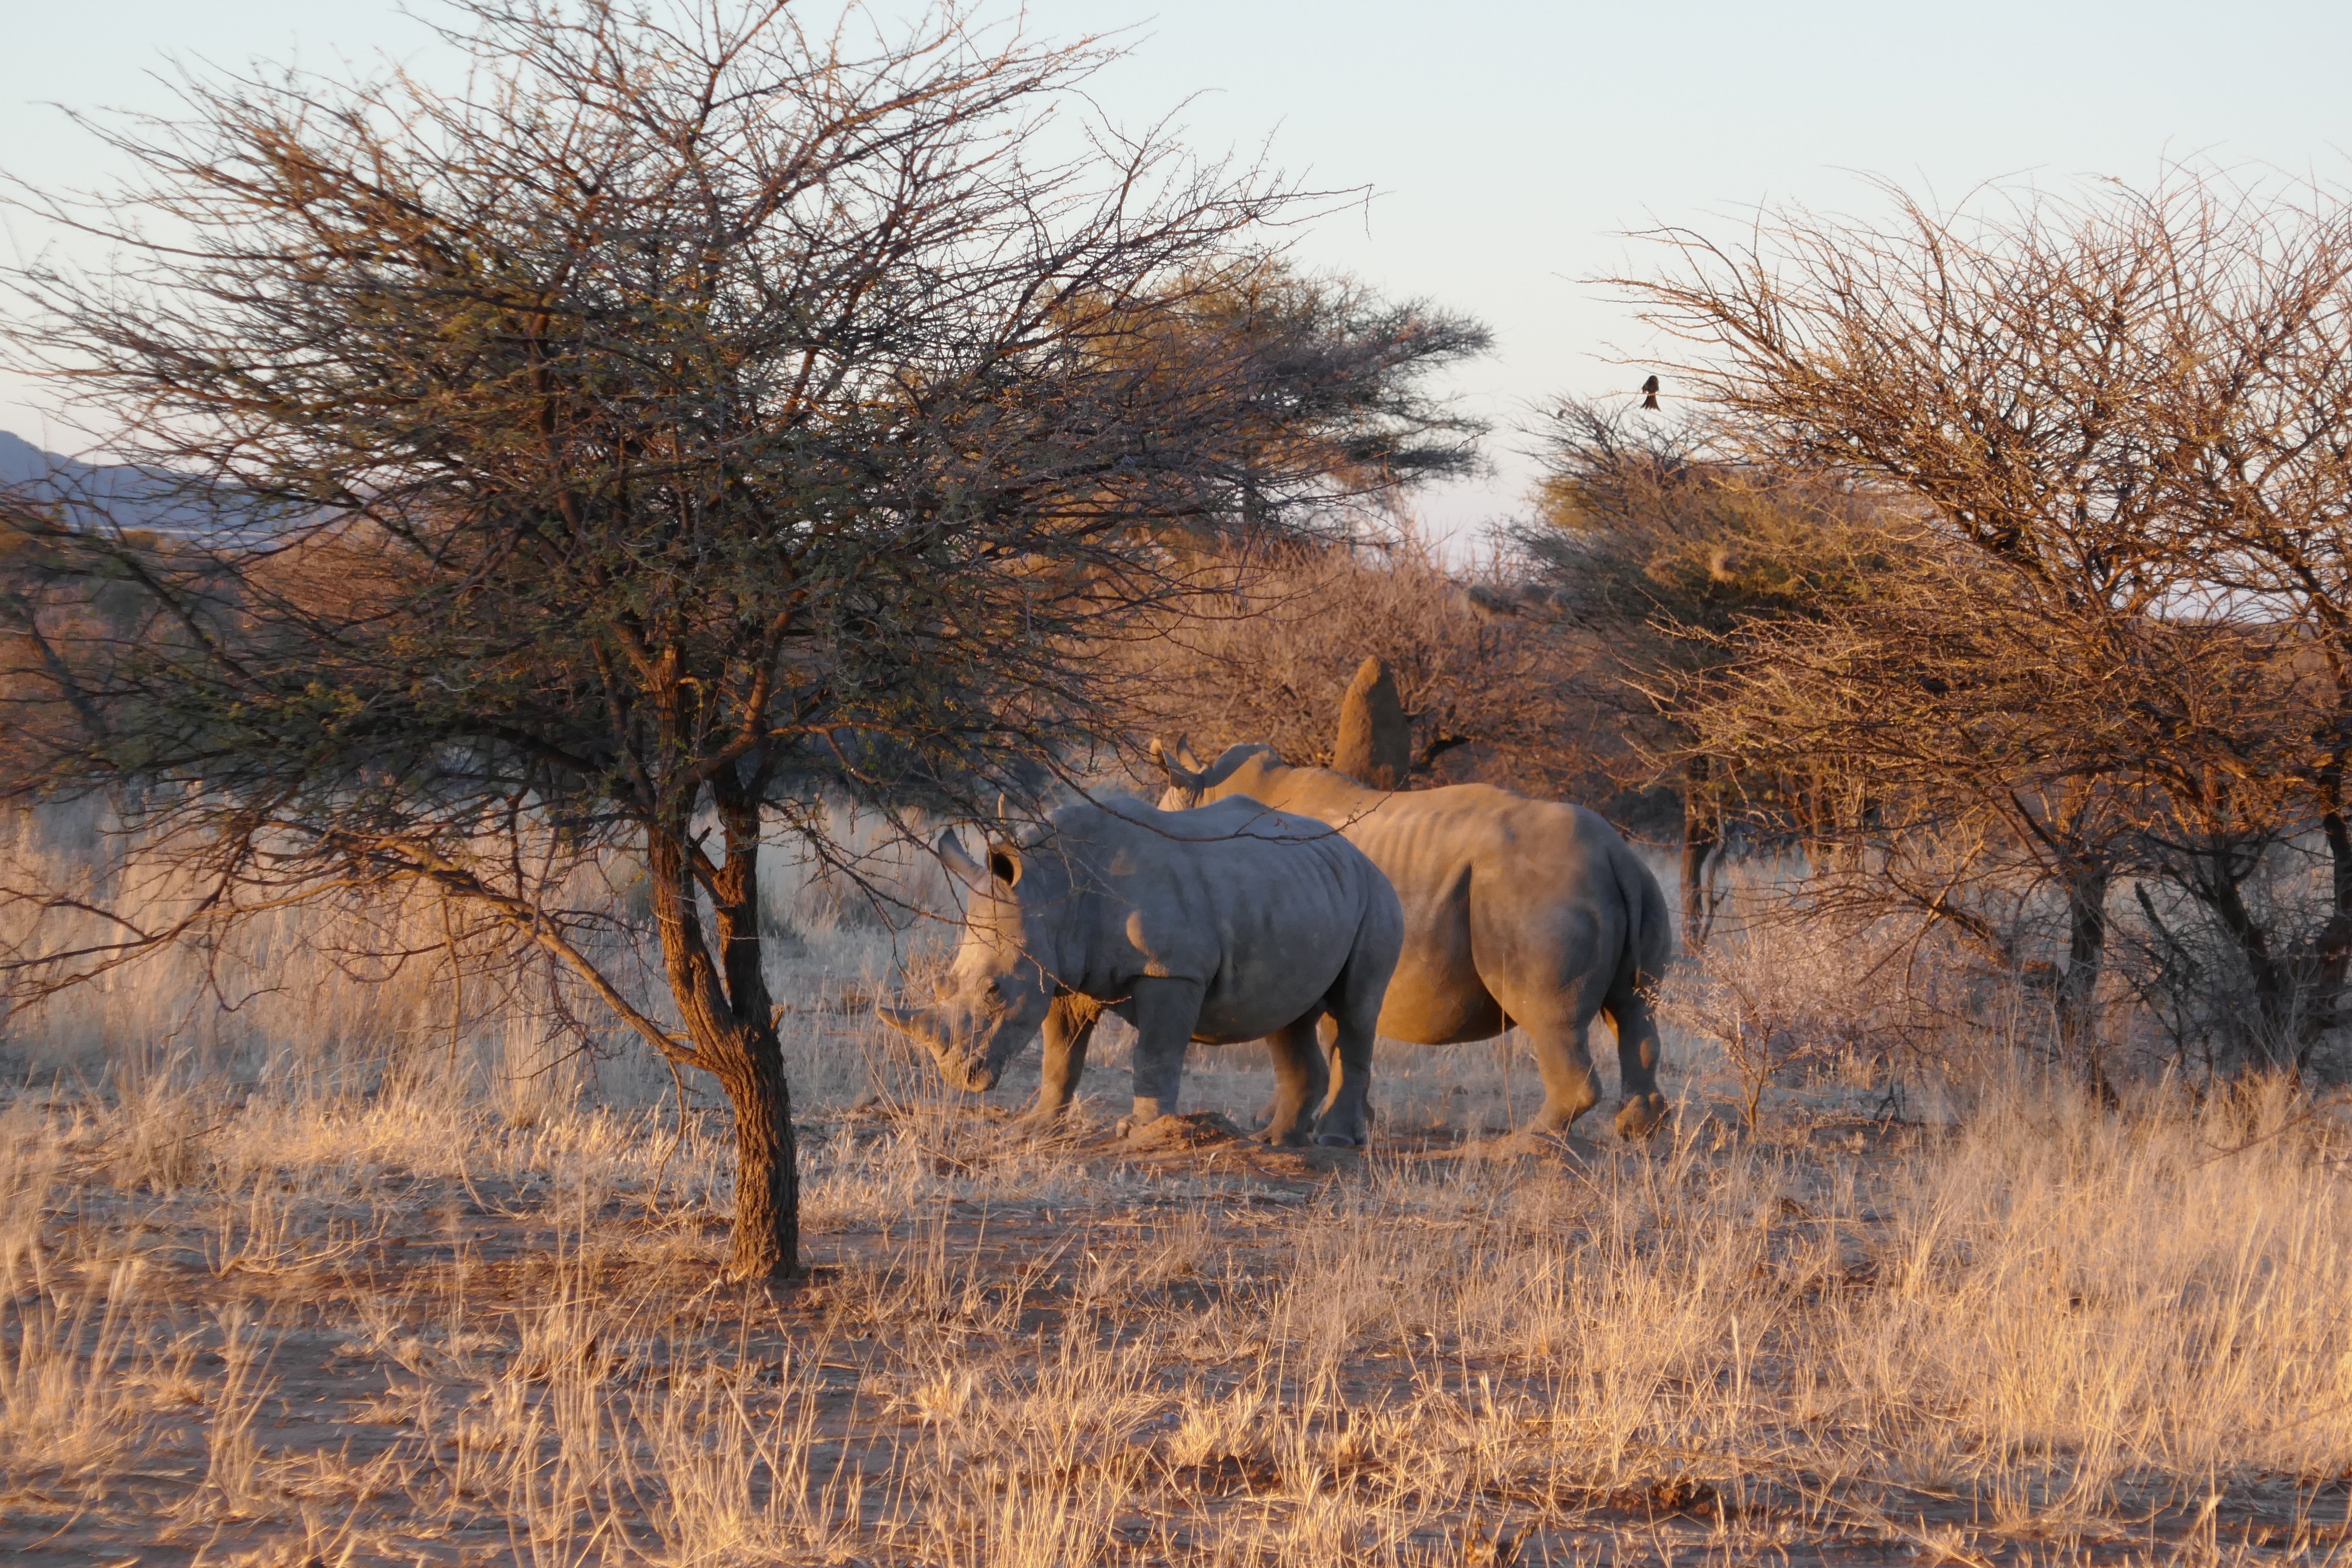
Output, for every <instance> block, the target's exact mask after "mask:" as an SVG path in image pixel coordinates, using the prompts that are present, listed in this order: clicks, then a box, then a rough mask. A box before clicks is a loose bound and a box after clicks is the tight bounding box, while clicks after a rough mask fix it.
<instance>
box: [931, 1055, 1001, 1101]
mask: <svg viewBox="0 0 2352 1568" xmlns="http://www.w3.org/2000/svg"><path fill="white" fill-rule="evenodd" d="M1003 1076H1004V1073H1003V1069H1002V1068H995V1067H992V1066H990V1065H989V1064H988V1063H986V1062H984V1061H982V1062H975V1061H969V1060H967V1061H962V1062H953V1063H951V1062H950V1061H949V1060H948V1059H947V1058H946V1057H945V1056H944V1055H942V1056H941V1057H940V1077H941V1078H943V1079H947V1080H948V1081H949V1082H950V1083H952V1084H958V1085H961V1087H962V1088H964V1089H970V1090H971V1092H972V1093H974V1094H986V1093H987V1092H988V1091H989V1090H990V1089H994V1088H995V1087H996V1080H997V1079H1000V1078H1003Z"/></svg>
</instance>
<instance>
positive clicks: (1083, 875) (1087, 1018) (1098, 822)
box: [879, 800, 1404, 1143]
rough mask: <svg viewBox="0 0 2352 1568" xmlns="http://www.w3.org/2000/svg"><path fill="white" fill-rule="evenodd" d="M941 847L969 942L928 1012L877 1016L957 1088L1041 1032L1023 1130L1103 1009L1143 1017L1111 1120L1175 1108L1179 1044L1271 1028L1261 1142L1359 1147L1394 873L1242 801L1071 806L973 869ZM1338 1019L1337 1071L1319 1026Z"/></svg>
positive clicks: (951, 842)
mask: <svg viewBox="0 0 2352 1568" xmlns="http://www.w3.org/2000/svg"><path fill="white" fill-rule="evenodd" d="M939 853H940V859H941V860H942V861H943V862H944V863H945V864H946V865H947V867H948V868H949V869H950V870H951V871H952V872H954V873H955V875H956V876H957V878H958V879H961V881H962V882H963V883H964V885H965V886H966V887H967V888H969V889H971V907H970V909H968V910H966V911H965V915H964V934H963V942H962V945H961V947H960V948H959V949H958V950H957V952H956V957H955V963H954V967H953V968H952V969H951V970H950V975H949V979H948V982H947V984H945V985H944V986H943V987H942V991H941V995H940V1000H939V1001H938V1002H937V1003H936V1004H934V1005H930V1006H904V1005H899V1006H884V1007H882V1008H881V1009H880V1010H879V1011H880V1013H881V1016H882V1017H883V1018H884V1019H885V1020H886V1021H887V1022H888V1023H889V1024H891V1025H893V1026H896V1027H897V1028H898V1029H900V1030H903V1031H904V1032H905V1033H907V1034H908V1035H910V1036H912V1037H915V1038H916V1039H918V1040H920V1041H921V1042H922V1043H923V1044H924V1045H926V1046H928V1047H929V1048H930V1051H931V1054H932V1056H933V1057H934V1058H937V1060H938V1062H939V1064H940V1074H941V1075H942V1076H943V1077H945V1078H946V1079H948V1080H949V1081H950V1083H954V1084H957V1085H959V1086H961V1087H962V1088H965V1089H975V1090H984V1089H992V1088H994V1087H995V1086H996V1081H997V1079H999V1078H1000V1077H1002V1076H1003V1071H1004V1067H1005V1064H1006V1063H1008V1062H1009V1061H1011V1060H1012V1059H1013V1055H1014V1054H1015V1053H1016V1052H1018V1051H1019V1050H1020V1049H1021V1047H1024V1046H1025V1045H1027V1044H1028V1042H1029V1037H1030V1036H1031V1035H1033V1034H1034V1033H1035V1032H1036V1031H1037V1030H1038V1029H1039V1027H1040V1026H1043V1028H1044V1029H1045V1076H1044V1081H1043V1083H1042V1084H1041V1085H1040V1087H1039V1089H1038V1093H1037V1103H1036V1105H1035V1107H1034V1109H1033V1110H1031V1112H1030V1113H1029V1120H1030V1121H1031V1122H1032V1124H1033V1125H1041V1124H1045V1123H1049V1122H1051V1121H1052V1120H1053V1119H1054V1118H1055V1117H1056V1116H1058V1115H1060V1113H1061V1112H1062V1111H1063V1110H1064V1109H1065V1108H1066V1107H1067V1106H1068V1104H1069V1102H1070V1098H1071V1095H1072V1093H1073V1092H1074V1091H1075V1090H1076V1088H1077V1083H1078V1078H1079V1075H1080V1074H1081V1073H1083V1072H1084V1071H1085V1070H1086V1052H1087V1039H1088V1037H1090V1036H1091V1035H1092V1034H1093V1032H1094V1026H1095V1023H1096V1021H1097V1019H1098V1018H1099V1017H1100V1016H1101V1014H1102V1012H1103V1010H1104V1008H1106V1007H1108V1009H1109V1010H1110V1011H1112V1012H1115V1013H1117V1014H1118V1016H1120V1017H1122V1018H1125V1019H1126V1020H1127V1021H1128V1022H1129V1023H1130V1024H1132V1025H1134V1026H1135V1030H1136V1046H1135V1106H1134V1112H1133V1114H1132V1115H1131V1116H1130V1117H1129V1118H1128V1120H1127V1121H1126V1122H1125V1123H1123V1124H1122V1125H1123V1130H1139V1129H1140V1128H1142V1127H1143V1126H1145V1125H1147V1124H1149V1123H1150V1122H1151V1121H1156V1120H1157V1119H1159V1118H1160V1116H1163V1115H1168V1114H1172V1113H1173V1112H1174V1111H1175V1110H1176V1092H1177V1087H1178V1082H1179V1080H1180V1079H1181V1077H1182V1075H1183V1070H1184V1047H1185V1045H1186V1043H1187V1042H1188V1041H1192V1040H1199V1041H1202V1042H1204V1043H1207V1044H1212V1045H1230V1044H1235V1043H1238V1042H1241V1041H1244V1040H1255V1039H1259V1038H1265V1039H1268V1040H1269V1041H1270V1042H1271V1044H1272V1046H1273V1048H1274V1057H1275V1078H1276V1091H1275V1105H1274V1114H1273V1117H1272V1119H1271V1120H1270V1121H1269V1122H1268V1124H1267V1128H1266V1133H1265V1135H1266V1137H1267V1138H1268V1139H1269V1140H1275V1141H1280V1142H1305V1141H1306V1140H1307V1138H1308V1137H1310V1136H1311V1137H1313V1138H1314V1139H1315V1141H1316V1142H1322V1143H1360V1142H1363V1141H1364V1139H1365V1135H1366V1131H1367V1127H1368V1121H1367V1112H1366V1109H1365V1095H1366V1089H1367V1085H1368V1079H1369V1078H1370V1071H1371V1054H1372V1032H1373V1027H1374V1022H1375V1020H1376V1019H1378V1018H1379V1016H1380V1012H1381V995H1382V994H1383V993H1384V992H1385V991H1386V990H1387V988H1388V984H1389V976H1390V974H1391V972H1392V971H1394V969H1395V968H1396V963H1397V952H1398V949H1399V947H1400V946H1401V945H1402V942H1403V939H1404V917H1403V914H1402V911H1401V910H1400V909H1399V908H1398V905H1397V898H1396V894H1395V893H1394V891H1392V890H1391V889H1390V887H1389V884H1388V879H1387V878H1385V877H1383V876H1381V873H1380V871H1379V869H1378V868H1376V867H1374V866H1373V864H1372V863H1371V862H1370V860H1369V859H1367V858H1365V857H1364V855H1363V853H1362V852H1361V851H1360V850H1358V849H1357V848H1355V847H1353V846H1352V845H1350V844H1349V842H1348V841H1347V839H1346V838H1344V837H1341V836H1340V835H1339V834H1337V833H1334V832H1333V831H1332V830H1331V829H1330V828H1328V827H1327V826H1324V825H1323V824H1322V823H1319V822H1312V821H1307V820H1305V819H1303V818H1300V817H1295V816H1285V815H1283V814H1282V813H1280V812H1276V811H1269V810H1267V809H1266V808H1265V806H1263V805H1258V804H1257V803H1255V801H1248V800H1234V801H1230V802H1227V803H1225V804H1223V805H1217V806H1213V807H1210V808H1208V809H1205V810H1202V811H1188V812H1183V813H1181V814H1175V813H1166V812H1160V811H1155V810H1153V809H1152V808H1151V807H1150V806H1149V805H1144V804H1143V803H1142V802H1140V801H1124V800H1123V801H1115V802H1108V803H1094V802H1080V803H1078V804H1076V805H1067V806H1065V807H1063V808H1062V809H1061V810H1059V811H1056V812H1055V813H1054V815H1053V816H1052V817H1051V818H1049V819H1048V820H1047V821H1046V823H1045V825H1044V826H1043V827H1042V829H1040V830H1038V831H1036V832H1034V833H1032V834H1029V835H1026V836H1024V840H1023V841H1022V842H1020V843H1017V844H996V845H992V846H990V847H989V850H988V858H987V863H986V864H985V865H982V864H981V863H980V862H978V861H975V860H973V859H972V858H971V857H970V856H968V855H967V854H965V853H964V850H963V847H962V846H961V844H960V843H958V842H957V840H956V837H955V835H954V834H953V833H951V832H950V833H944V834H941V835H940V840H939ZM1327 1013H1328V1015H1329V1016H1331V1018H1332V1019H1333V1021H1334V1022H1335V1023H1336V1024H1337V1026H1338V1031H1339V1045H1338V1052H1337V1054H1338V1057H1339V1087H1338V1090H1337V1092H1336V1093H1330V1097H1329V1099H1330V1102H1329V1105H1328V1108H1327V1109H1324V1110H1322V1113H1321V1115H1320V1116H1319V1117H1318V1115H1317V1110H1318V1107H1319V1106H1322V1105H1323V1101H1324V1099H1325V1096H1326V1094H1327V1092H1328V1091H1329V1087H1330V1075H1329V1068H1328V1067H1327V1066H1326V1064H1325V1059H1324V1056H1323V1052H1322V1050H1321V1049H1320V1048H1319V1047H1318V1043H1317V1041H1316V1038H1315V1032H1316V1025H1317V1024H1318V1022H1319V1021H1320V1020H1321V1019H1322V1017H1323V1016H1324V1015H1326V1014H1327Z"/></svg>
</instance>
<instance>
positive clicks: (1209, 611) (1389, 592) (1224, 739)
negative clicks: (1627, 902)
mask: <svg viewBox="0 0 2352 1568" xmlns="http://www.w3.org/2000/svg"><path fill="white" fill-rule="evenodd" d="M1498 571H1499V566H1498V563H1493V562H1475V561H1474V562H1470V563H1454V562H1450V561H1448V560H1447V559H1445V557H1444V555H1443V554H1442V553H1441V552H1439V550H1438V549H1437V547H1436V546H1435V544H1434V543H1433V542H1432V541H1431V540H1430V539H1429V538H1428V537H1427V536H1426V535H1425V534H1424V533H1423V531H1420V530H1419V529H1418V528H1417V527H1415V526H1414V525H1413V524H1412V522H1411V521H1410V520H1404V521H1400V522H1399V523H1398V524H1397V525H1396V526H1394V527H1392V528H1391V529H1390V530H1388V531H1385V532H1384V533H1382V534H1381V535H1379V536H1376V537H1375V538H1373V539H1371V540H1368V541H1355V542H1349V543H1346V544H1336V545H1327V544H1306V545H1294V546H1286V547H1283V548H1281V549H1278V550H1274V551H1254V550H1247V549H1243V548H1239V547H1236V548H1233V549H1229V550H1227V551H1224V552H1220V553H1219V554H1217V555H1216V556H1214V557H1213V558H1211V559H1208V560H1206V561H1204V562H1203V563H1202V568H1201V570H1200V571H1199V572H1198V573H1196V574H1195V576H1194V578H1193V580H1192V593H1191V594H1190V595H1188V596H1187V597H1186V598H1185V599H1183V600H1182V601H1181V602H1177V603H1171V605H1167V606H1164V607H1163V608H1161V609H1160V611H1159V612H1158V613H1157V614H1156V616H1154V618H1153V619H1152V620H1151V621H1150V622H1149V623H1148V624H1146V625H1144V626H1142V627H1141V628H1140V629H1139V634H1138V635H1137V636H1136V637H1135V638H1134V640H1133V641H1132V642H1131V644H1130V645H1129V647H1127V648H1126V649H1124V650H1123V651H1122V652H1121V653H1120V654H1119V656H1118V657H1119V658H1122V659H1123V660H1125V661H1127V662H1129V664H1130V665H1131V666H1132V667H1133V668H1136V669H1138V670H1139V673H1141V674H1142V675H1143V676H1145V677H1146V679H1139V680H1137V681H1136V682H1135V683H1134V685H1133V686H1132V688H1131V689H1130V692H1131V696H1132V700H1133V701H1134V703H1135V706H1134V708H1133V709H1132V710H1131V712H1130V715H1129V720H1130V723H1131V724H1132V726H1133V727H1134V728H1135V729H1136V730H1137V731H1139V732H1141V733H1144V734H1147V735H1150V734H1160V735H1167V736H1175V735H1179V734H1181V735H1186V736H1189V737H1190V738H1191V739H1192V742H1193V744H1194V747H1195V749H1196V750H1201V751H1204V752H1213V751H1214V750H1216V749H1220V748H1222V747H1223V746H1225V745H1227V744H1229V743H1233V742H1245V741H1261V742H1265V743H1266V744H1268V745H1271V746H1272V747H1274V748H1275V750H1276V751H1277V752H1281V753H1282V755H1283V756H1284V757H1285V758H1286V759H1288V760H1290V761H1292V762H1295V763H1299V764H1301V765H1312V766H1331V765H1336V764H1337V763H1338V760H1339V743H1340V738H1341V732H1342V730H1343V728H1344V726H1345V722H1346V721H1345V718H1344V710H1345V708H1346V706H1347V694H1348V690H1349V687H1350V685H1351V684H1352V683H1353V681H1354V680H1355V679H1356V678H1357V677H1358V676H1359V675H1360V674H1361V673H1362V671H1363V670H1364V668H1365V667H1366V661H1367V660H1370V659H1377V660H1379V661H1380V663H1381V664H1382V665H1385V666H1386V667H1387V669H1388V672H1389V679H1390V680H1391V682H1392V683H1393V684H1394V687H1395V691H1396V703H1397V707H1398V709H1399V716H1400V717H1401V718H1402V720H1403V721H1404V743H1403V752H1404V756H1405V763H1406V768H1407V773H1406V776H1405V777H1403V778H1402V779H1400V780H1399V781H1398V783H1399V784H1400V785H1401V786H1402V787H1408V788H1412V787H1422V786H1425V785H1430V784H1464V783H1470V782H1474V781H1475V782H1481V783H1491V784H1502V785H1506V786H1508V787H1513V788H1518V789H1523V790H1525V791H1527V792H1528V793H1530V794H1535V795H1569V796H1571V797H1573V798H1579V799H1585V798H1586V797H1588V796H1590V795H1592V794H1593V792H1595V791H1596V790H1597V791H1598V792H1599V794H1600V798H1593V799H1590V800H1589V801H1588V804H1591V805H1594V806H1595V807H1596V809H1597V808H1599V807H1600V806H1601V805H1602V803H1603V800H1605V799H1606V798H1607V797H1608V796H1609V795H1612V793H1613V786H1612V783H1611V780H1610V777H1609V775H1608V774H1607V773H1605V772H1604V771H1603V769H1602V768H1601V765H1600V764H1599V763H1597V762H1596V760H1595V755H1596V752H1609V751H1613V750H1615V749H1618V748H1619V742H1618V741H1617V739H1616V737H1615V735H1614V733H1613V731H1612V730H1610V729H1609V728H1608V727H1606V726H1605V725H1604V724H1597V723H1596V722H1595V717H1596V716H1595V715H1594V713H1593V711H1592V710H1591V707H1590V705H1589V704H1586V705H1583V706H1580V705H1579V703H1578V700H1577V693H1576V692H1575V690H1574V689H1573V687H1572V684H1571V681H1570V676H1571V675H1572V674H1573V672H1574V670H1575V669H1576V668H1577V667H1578V665H1579V663H1580V661H1582V660H1584V659H1585V658H1588V657H1589V655H1588V654H1587V652H1586V651H1585V650H1584V649H1582V648H1580V647H1577V646H1575V645H1574V644H1572V643H1570V642H1568V641H1565V640H1563V639H1561V638H1559V637H1553V636H1550V635H1549V633H1548V630H1547V628H1545V627H1542V626H1538V625H1537V624H1536V623H1535V622H1534V621H1532V620H1522V619H1518V618H1515V617H1512V616H1498V615H1496V613H1495V612H1494V610H1493V609H1492V608H1491V607H1490V601H1491V600H1492V599H1493V598H1494V596H1495V595H1494V593H1493V592H1492V589H1493V586H1494V584H1496V582H1498V581H1499V580H1500V579H1499V577H1498V575H1497V573H1498ZM1393 743H1394V742H1393V739H1392V740H1391V744H1393ZM1137 776H1138V777H1139V778H1144V779H1147V780H1149V781H1150V784H1151V785H1152V786H1153V787H1155V788H1156V787H1157V784H1158V782H1159V771H1158V769H1157V768H1149V769H1145V770H1139V771H1138V773H1137Z"/></svg>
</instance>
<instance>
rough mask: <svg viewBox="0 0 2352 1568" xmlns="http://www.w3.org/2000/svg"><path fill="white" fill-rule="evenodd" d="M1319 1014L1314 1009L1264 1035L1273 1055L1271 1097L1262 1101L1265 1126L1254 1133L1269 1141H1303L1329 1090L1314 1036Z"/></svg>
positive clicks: (1328, 1075) (1311, 1133)
mask: <svg viewBox="0 0 2352 1568" xmlns="http://www.w3.org/2000/svg"><path fill="white" fill-rule="evenodd" d="M1321 1016H1322V1014H1321V1011H1320V1010H1319V1009H1318V1011H1316V1012H1313V1013H1310V1014H1308V1015H1307V1016H1306V1017H1304V1018H1301V1019H1299V1020H1298V1022H1297V1023H1295V1024H1293V1025H1291V1026H1290V1027H1288V1028H1286V1029H1281V1030H1277V1031H1276V1032H1275V1033H1274V1034H1271V1035H1268V1036H1267V1037H1266V1039H1265V1044H1266V1049H1267V1050H1268V1052H1270V1053H1271V1054H1272V1056H1273V1057H1274V1098H1273V1099H1272V1100H1268V1101H1267V1102H1266V1107H1265V1131H1262V1132H1260V1133H1259V1134H1258V1136H1259V1137H1261V1138H1263V1139H1265V1141H1266V1142H1269V1143H1305V1142H1309V1141H1310V1140H1311V1139H1312V1138H1313V1137H1314V1135H1315V1113H1316V1112H1317V1111H1318V1110H1322V1109H1323V1100H1324V1097H1325V1096H1326V1095H1328V1093H1329V1092H1330V1089H1331V1069H1330V1068H1328V1066H1326V1065H1325V1064H1324V1061H1323V1047H1322V1044H1321V1042H1320V1041H1318V1039H1317V1038H1316V1037H1315V1026H1316V1022H1317V1020H1318V1019H1319V1018H1320V1017H1321Z"/></svg>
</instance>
